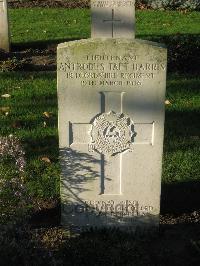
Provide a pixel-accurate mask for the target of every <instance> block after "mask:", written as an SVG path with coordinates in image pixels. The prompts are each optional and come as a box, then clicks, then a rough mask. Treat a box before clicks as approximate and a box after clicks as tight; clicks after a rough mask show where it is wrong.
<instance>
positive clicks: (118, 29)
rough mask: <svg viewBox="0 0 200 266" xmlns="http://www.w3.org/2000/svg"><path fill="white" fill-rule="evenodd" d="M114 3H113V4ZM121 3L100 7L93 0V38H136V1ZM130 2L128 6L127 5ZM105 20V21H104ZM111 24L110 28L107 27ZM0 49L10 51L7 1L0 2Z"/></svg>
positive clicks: (1, 0) (0, 0)
mask: <svg viewBox="0 0 200 266" xmlns="http://www.w3.org/2000/svg"><path fill="white" fill-rule="evenodd" d="M113 2H114V1H112V3H113ZM121 2H122V3H123V5H120V1H118V2H116V3H117V5H114V6H113V5H110V4H109V2H108V5H104V6H102V5H98V1H96V0H91V7H92V31H91V36H92V38H98V37H105V38H117V37H120V38H133V37H134V24H135V23H134V17H135V16H134V11H135V9H134V8H133V7H134V1H133V0H131V1H121ZM126 2H128V4H125V3H126ZM102 18H104V19H102ZM108 24H110V27H107V25H108ZM0 49H2V50H4V51H6V52H8V51H9V49H10V36H9V20H8V8H7V0H0Z"/></svg>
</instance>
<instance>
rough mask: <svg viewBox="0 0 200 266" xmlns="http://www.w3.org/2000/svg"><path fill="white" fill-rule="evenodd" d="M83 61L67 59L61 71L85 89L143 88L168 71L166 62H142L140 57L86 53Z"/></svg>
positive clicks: (59, 66)
mask: <svg viewBox="0 0 200 266" xmlns="http://www.w3.org/2000/svg"><path fill="white" fill-rule="evenodd" d="M81 61H82V62H71V60H70V58H69V57H66V60H65V62H63V61H61V62H60V63H59V65H58V71H62V72H65V77H66V78H67V79H75V80H77V81H79V82H80V85H81V86H82V87H85V86H120V87H123V86H141V85H143V83H144V82H145V81H148V80H152V79H154V78H155V77H156V75H158V73H159V72H160V71H165V70H166V65H165V64H163V63H160V64H159V63H154V62H141V60H140V57H139V55H137V54H133V53H130V54H124V55H121V56H118V55H107V54H105V53H103V54H87V55H84V57H83V58H82V60H81Z"/></svg>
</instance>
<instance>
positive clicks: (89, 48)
mask: <svg viewBox="0 0 200 266" xmlns="http://www.w3.org/2000/svg"><path fill="white" fill-rule="evenodd" d="M166 60H167V59H166V49H165V48H163V47H162V46H161V45H158V44H156V43H152V42H148V41H141V40H130V39H90V40H81V41H75V42H69V43H64V44H60V45H59V46H58V106H59V146H60V159H61V168H62V177H61V198H62V224H63V225H70V226H77V227H80V228H84V227H89V226H95V227H102V226H105V227H109V226H117V227H126V228H127V227H130V228H132V229H135V228H136V226H138V225H139V226H141V227H143V228H144V227H145V226H154V225H155V226H157V225H158V223H159V211H160V187H161V169H162V147H163V131H164V101H165V82H166Z"/></svg>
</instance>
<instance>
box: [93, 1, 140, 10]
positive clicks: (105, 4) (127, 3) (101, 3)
mask: <svg viewBox="0 0 200 266" xmlns="http://www.w3.org/2000/svg"><path fill="white" fill-rule="evenodd" d="M134 5H135V4H134V2H133V1H127V0H117V1H114V0H109V1H108V0H107V1H101V0H91V6H92V7H97V8H103V7H106V8H116V7H134Z"/></svg>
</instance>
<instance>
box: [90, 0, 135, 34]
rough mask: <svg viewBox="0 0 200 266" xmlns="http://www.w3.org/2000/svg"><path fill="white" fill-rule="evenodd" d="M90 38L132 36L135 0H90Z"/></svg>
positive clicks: (133, 32)
mask: <svg viewBox="0 0 200 266" xmlns="http://www.w3.org/2000/svg"><path fill="white" fill-rule="evenodd" d="M91 9H92V30H91V36H92V38H100V37H103V38H134V36H135V0H110V1H108V0H107V1H100V0H91Z"/></svg>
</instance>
